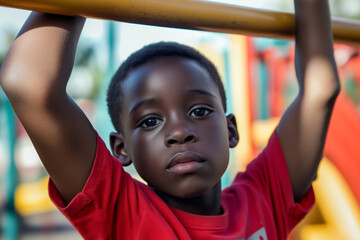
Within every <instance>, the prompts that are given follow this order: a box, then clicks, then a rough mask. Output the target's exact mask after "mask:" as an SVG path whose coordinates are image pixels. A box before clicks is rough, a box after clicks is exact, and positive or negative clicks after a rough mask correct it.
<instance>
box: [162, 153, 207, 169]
mask: <svg viewBox="0 0 360 240" xmlns="http://www.w3.org/2000/svg"><path fill="white" fill-rule="evenodd" d="M204 164H205V161H204V159H202V158H201V157H200V156H199V155H198V154H197V153H194V152H179V153H176V154H175V155H174V156H173V157H172V158H171V159H170V163H169V165H168V166H167V168H166V170H167V171H169V172H172V173H176V174H186V173H191V172H194V171H196V170H198V169H199V168H201V167H203V166H204Z"/></svg>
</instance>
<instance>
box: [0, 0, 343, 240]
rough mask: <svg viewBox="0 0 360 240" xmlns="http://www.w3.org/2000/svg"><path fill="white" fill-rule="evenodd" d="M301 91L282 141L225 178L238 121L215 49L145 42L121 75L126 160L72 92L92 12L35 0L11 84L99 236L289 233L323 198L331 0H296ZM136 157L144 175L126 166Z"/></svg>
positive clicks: (90, 231)
mask: <svg viewBox="0 0 360 240" xmlns="http://www.w3.org/2000/svg"><path fill="white" fill-rule="evenodd" d="M295 9H296V23H297V27H296V70H297V76H298V79H299V85H300V91H299V95H298V97H297V98H296V99H295V101H294V102H293V103H292V105H291V106H290V107H289V109H288V110H287V111H286V113H285V114H284V116H283V117H282V119H281V122H280V123H279V125H278V126H277V128H276V131H275V132H274V133H273V135H272V136H271V138H270V140H269V143H268V146H267V147H266V149H265V150H264V152H263V153H262V154H260V155H259V157H257V158H256V159H255V160H254V161H253V162H252V163H251V164H249V166H248V168H247V170H246V172H245V173H239V174H238V176H237V177H236V179H235V180H234V183H233V184H232V185H231V186H230V187H229V188H227V189H226V190H224V191H223V192H221V183H220V178H221V176H222V174H223V173H224V171H225V169H226V167H227V163H228V157H229V149H228V148H229V147H234V146H235V145H236V144H237V142H238V140H239V137H238V133H237V128H236V123H235V117H234V116H233V115H231V114H230V115H228V116H225V109H226V106H225V95H224V92H223V88H222V86H221V84H219V79H218V74H217V73H216V70H214V69H215V68H214V67H213V66H212V64H211V63H209V62H208V60H206V59H205V58H203V57H202V56H201V55H199V54H198V53H196V51H194V50H192V49H190V48H187V47H184V46H179V45H177V44H172V43H160V44H157V45H152V46H150V47H147V48H145V49H143V50H141V51H140V52H138V53H135V55H133V56H132V57H130V59H128V60H127V62H126V63H124V65H122V66H121V67H120V69H119V70H118V72H117V73H116V74H115V76H114V79H113V81H112V83H111V84H110V87H109V93H108V105H109V112H110V115H111V117H112V121H113V123H114V127H115V129H116V132H115V133H111V135H110V142H111V149H112V152H113V155H114V157H115V158H116V159H118V160H119V161H117V160H115V158H113V157H112V156H111V154H110V153H109V151H108V150H107V149H106V147H105V145H104V143H103V142H102V140H101V139H100V138H99V136H98V135H97V134H96V132H95V130H94V129H93V128H92V126H91V124H90V123H89V121H88V120H87V119H86V117H85V116H84V114H83V113H82V112H81V110H79V108H78V107H77V106H76V105H75V104H74V103H73V101H72V100H71V99H70V98H69V97H68V96H67V94H66V90H65V89H66V83H67V80H68V78H69V75H70V72H71V68H72V66H73V59H74V52H75V48H76V45H77V41H78V38H79V35H80V32H81V29H82V26H83V24H84V19H81V18H72V17H61V16H53V15H46V14H40V13H33V14H32V15H31V16H30V17H29V20H28V21H27V22H26V24H25V25H24V27H23V29H22V30H21V31H20V34H19V36H18V38H17V39H16V40H15V42H14V44H13V46H12V48H11V49H10V51H9V53H8V55H7V57H6V60H5V62H4V64H3V66H2V70H1V73H0V82H1V85H2V87H3V89H4V91H5V93H6V94H7V96H8V98H9V99H10V101H11V103H12V106H13V108H14V110H15V112H16V114H17V115H18V117H19V119H20V120H21V121H22V123H23V125H24V127H25V129H26V130H27V132H28V134H29V136H30V138H31V139H32V141H33V143H34V146H35V148H36V150H37V152H38V154H39V156H40V158H41V160H42V161H43V163H44V165H45V167H46V169H47V171H48V172H49V174H50V176H51V180H50V184H49V191H50V195H51V198H52V200H53V201H54V203H55V204H56V205H57V207H58V208H59V209H60V210H61V211H62V213H63V214H65V216H66V217H67V218H68V219H69V220H70V221H71V223H72V224H73V225H74V226H75V227H76V228H77V230H78V231H79V232H80V234H81V235H82V236H83V237H84V238H85V239H286V238H287V235H288V233H289V232H290V230H291V229H292V228H293V227H294V225H295V224H296V223H297V222H299V221H300V220H301V219H302V217H303V216H304V215H305V214H306V213H307V212H308V211H309V209H310V207H311V205H312V204H313V200H314V196H313V192H312V188H311V183H312V181H313V180H314V179H315V177H316V170H317V167H318V164H319V161H320V159H321V156H322V150H323V146H324V141H325V137H326V132H327V128H328V123H329V120H330V115H331V112H332V108H333V105H334V101H335V99H336V96H337V94H338V92H339V89H340V86H339V80H338V75H337V72H336V66H335V62H334V58H333V48H332V45H333V43H332V33H331V26H330V19H329V18H330V16H329V9H328V2H327V0H295ZM119 162H121V164H122V165H124V166H126V165H129V164H131V163H134V165H135V167H136V169H137V171H138V173H139V174H140V176H141V177H142V178H143V179H144V180H145V181H146V182H147V183H148V186H145V185H144V184H141V183H139V182H137V181H135V180H133V179H131V177H130V176H129V175H128V174H126V173H125V172H124V171H123V168H122V167H121V164H120V163H119Z"/></svg>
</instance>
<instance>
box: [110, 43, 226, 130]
mask: <svg viewBox="0 0 360 240" xmlns="http://www.w3.org/2000/svg"><path fill="white" fill-rule="evenodd" d="M171 56H176V57H183V58H187V59H190V60H194V61H195V62H197V63H198V64H199V65H200V66H202V67H203V68H205V69H206V70H207V71H208V72H209V74H210V76H211V78H212V79H213V80H214V82H215V84H216V85H217V86H218V88H219V91H220V96H221V101H222V104H223V108H224V111H225V112H226V95H225V90H224V86H223V83H222V81H221V78H220V75H219V73H218V71H217V69H216V67H215V65H214V64H213V63H212V62H211V61H210V60H209V59H207V58H206V57H205V56H204V55H202V54H201V53H200V52H198V51H197V50H195V49H194V48H192V47H189V46H186V45H183V44H179V43H176V42H158V43H152V44H149V45H146V46H144V47H143V48H141V49H140V50H138V51H136V52H134V53H133V54H131V55H130V56H129V57H128V58H127V59H126V60H125V61H124V62H123V63H122V64H121V65H120V67H119V69H118V70H117V71H116V73H115V74H114V76H113V77H112V79H111V82H110V85H109V87H108V91H107V99H106V100H107V106H108V111H109V114H110V118H111V121H112V124H113V125H114V128H115V130H116V131H117V132H122V129H121V128H122V127H121V122H120V112H121V102H122V91H121V90H122V89H121V87H122V86H121V85H122V82H123V81H124V80H125V79H126V78H127V76H128V75H129V73H130V72H131V71H133V70H134V69H135V68H137V67H139V66H141V65H144V64H145V63H147V62H149V61H151V60H154V59H155V58H159V57H171Z"/></svg>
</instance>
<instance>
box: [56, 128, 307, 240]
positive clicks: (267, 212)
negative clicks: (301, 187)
mask: <svg viewBox="0 0 360 240" xmlns="http://www.w3.org/2000/svg"><path fill="white" fill-rule="evenodd" d="M49 193H50V197H51V199H52V201H53V202H54V203H55V205H56V206H57V207H58V208H59V210H60V211H61V212H62V213H63V214H64V215H65V216H66V217H67V218H68V219H69V221H70V222H71V223H72V225H73V226H74V227H75V228H76V229H77V230H78V231H79V233H80V234H81V235H82V236H83V237H84V238H85V239H131V240H134V239H141V240H144V239H166V240H169V239H206V240H209V239H231V240H233V239H243V240H245V239H249V240H255V239H256V240H266V239H269V240H276V239H286V238H287V236H288V234H289V232H290V231H291V229H292V228H293V227H294V226H295V225H296V224H297V223H298V222H299V221H300V220H301V219H302V218H303V217H304V216H305V214H306V213H307V212H308V211H309V210H310V208H311V207H312V205H313V203H314V193H313V190H312V188H311V189H310V190H309V191H308V193H307V194H306V196H305V197H304V198H303V199H302V201H301V202H300V203H295V202H294V198H293V193H292V189H291V184H290V177H289V174H288V170H287V166H286V163H285V159H284V156H283V153H282V150H281V147H280V143H279V141H278V138H277V136H276V133H273V135H272V136H271V138H270V140H269V143H268V145H267V147H266V148H265V150H264V151H263V152H262V153H261V154H260V155H259V156H258V157H257V158H256V159H254V160H253V161H252V162H251V163H250V164H249V165H248V167H247V169H246V171H245V172H243V173H238V175H237V176H236V178H235V180H234V182H233V183H232V185H231V186H229V187H228V188H226V189H224V190H223V192H222V200H221V201H222V202H221V205H222V208H223V211H224V213H223V214H222V215H220V216H200V215H194V214H190V213H187V212H183V211H181V210H179V209H176V208H174V207H172V206H169V205H167V204H166V203H165V202H163V201H162V200H161V199H160V198H159V197H158V196H157V195H156V194H155V193H154V192H153V191H152V190H151V189H150V188H149V187H147V186H146V185H144V184H142V183H140V182H139V181H136V180H134V179H133V178H132V177H131V176H130V175H129V174H128V173H126V172H125V171H124V170H123V168H122V166H121V164H120V162H119V161H118V160H117V159H115V158H114V157H113V156H112V155H111V153H110V152H109V150H108V149H107V148H106V145H105V144H104V142H103V141H102V140H101V138H100V137H99V136H98V139H97V149H96V158H95V162H94V165H93V169H92V172H91V174H90V177H89V179H88V180H87V182H86V184H85V187H84V189H83V191H82V192H81V193H79V194H77V195H76V196H75V197H74V199H73V200H72V201H71V202H70V203H69V204H68V205H67V206H64V204H63V202H62V200H61V197H60V194H59V192H58V191H57V189H56V187H55V185H54V184H53V183H52V181H50V184H49Z"/></svg>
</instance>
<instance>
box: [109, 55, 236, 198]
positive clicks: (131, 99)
mask: <svg viewBox="0 0 360 240" xmlns="http://www.w3.org/2000/svg"><path fill="white" fill-rule="evenodd" d="M122 92H123V94H124V96H123V103H122V112H121V114H120V121H121V123H122V127H123V134H122V136H123V143H124V144H121V142H122V140H121V138H122V137H120V138H117V137H115V138H117V140H114V141H113V140H112V148H113V153H114V155H115V156H117V157H118V158H119V159H122V162H123V163H124V165H127V164H129V163H131V162H133V163H134V165H135V168H136V170H137V171H138V173H139V175H140V176H141V177H142V178H143V179H144V180H145V181H146V182H147V183H148V184H149V186H151V187H153V188H155V189H157V190H158V191H162V192H165V193H167V194H170V195H172V196H175V197H180V198H189V197H195V196H199V195H201V194H203V193H205V192H207V191H208V190H210V189H211V188H212V187H213V186H214V185H215V184H216V183H217V182H218V181H219V180H220V178H221V176H222V175H223V173H224V172H225V170H226V167H227V165H228V160H229V134H228V132H229V131H228V120H227V118H226V116H225V113H224V109H223V105H222V101H221V97H220V93H219V89H218V87H217V85H216V84H215V83H214V81H213V80H212V79H211V77H210V75H209V73H208V72H207V71H206V70H205V69H204V68H202V67H201V66H200V65H199V64H197V63H196V62H195V61H193V60H189V59H185V58H180V57H161V58H158V59H156V60H154V61H152V62H149V63H146V64H144V65H142V66H140V67H138V68H136V69H135V70H133V71H132V72H131V73H130V74H129V76H128V77H127V79H126V80H125V81H124V82H123V86H122ZM230 124H235V123H234V118H233V121H231V123H230ZM232 127H234V126H232ZM234 129H235V130H236V126H235V128H234ZM236 131H237V130H236ZM230 132H231V133H230V135H234V133H233V132H234V130H233V131H230ZM236 135H237V132H236ZM113 136H114V135H113ZM113 136H112V138H113ZM232 137H233V136H230V139H231V138H232ZM116 141H117V143H118V144H113V142H116ZM230 141H232V142H233V141H234V140H230ZM235 141H236V143H237V140H235Z"/></svg>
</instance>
